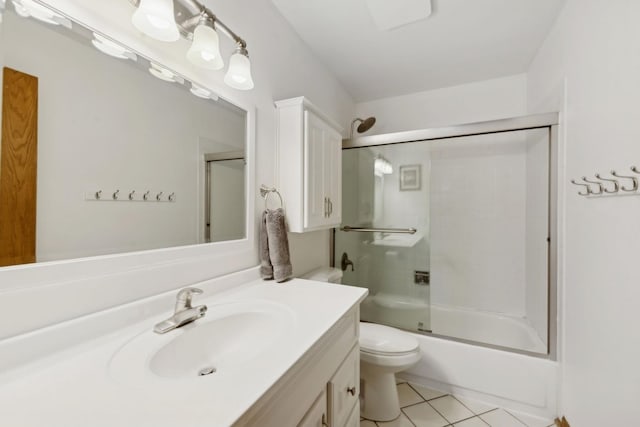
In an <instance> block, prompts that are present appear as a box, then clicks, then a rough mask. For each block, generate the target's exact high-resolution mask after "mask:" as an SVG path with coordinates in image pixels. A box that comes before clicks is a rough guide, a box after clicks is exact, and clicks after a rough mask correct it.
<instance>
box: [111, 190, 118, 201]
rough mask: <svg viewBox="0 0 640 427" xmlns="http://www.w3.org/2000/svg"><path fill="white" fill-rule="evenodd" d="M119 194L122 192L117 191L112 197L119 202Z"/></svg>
mask: <svg viewBox="0 0 640 427" xmlns="http://www.w3.org/2000/svg"><path fill="white" fill-rule="evenodd" d="M119 193H120V190H116V191H115V192H114V193H113V196H112V197H113V200H118V194H119Z"/></svg>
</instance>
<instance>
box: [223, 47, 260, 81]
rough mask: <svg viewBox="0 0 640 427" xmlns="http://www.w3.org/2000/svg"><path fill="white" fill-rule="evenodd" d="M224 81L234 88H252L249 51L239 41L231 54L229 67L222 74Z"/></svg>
mask: <svg viewBox="0 0 640 427" xmlns="http://www.w3.org/2000/svg"><path fill="white" fill-rule="evenodd" d="M224 82H225V83H226V84H227V85H229V86H231V87H232V88H234V89H240V90H249V89H253V79H252V78H251V62H250V61H249V52H247V49H246V48H245V47H244V46H243V45H242V44H240V43H238V46H237V47H236V51H235V53H234V54H233V55H231V59H230V60H229V69H228V70H227V74H226V75H225V76H224Z"/></svg>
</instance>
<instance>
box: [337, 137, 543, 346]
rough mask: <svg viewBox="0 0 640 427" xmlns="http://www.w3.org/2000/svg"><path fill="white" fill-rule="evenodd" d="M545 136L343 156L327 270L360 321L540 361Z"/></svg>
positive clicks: (364, 150)
mask: <svg viewBox="0 0 640 427" xmlns="http://www.w3.org/2000/svg"><path fill="white" fill-rule="evenodd" d="M550 147H551V145H550V133H549V130H548V129H547V128H539V129H538V128H534V129H527V130H516V131H500V132H493V133H486V134H474V135H470V136H461V137H451V138H443V139H438V140H430V141H414V142H406V143H395V144H389V145H377V146H368V147H357V148H349V149H346V150H343V209H342V212H343V222H342V227H341V228H340V229H337V230H336V232H335V241H334V242H335V243H334V244H335V246H334V249H335V264H336V266H341V265H342V266H343V267H344V268H343V270H346V271H345V272H344V278H343V283H344V284H348V285H352V286H361V287H366V288H368V289H369V295H368V297H367V298H366V300H365V301H364V302H363V303H362V305H361V317H362V319H363V320H365V321H370V322H375V323H381V324H385V325H390V326H394V327H397V328H401V329H406V330H410V331H415V332H431V333H433V334H437V335H439V336H445V337H452V338H455V339H458V340H464V341H469V342H478V343H484V344H487V345H492V346H500V347H507V348H513V349H518V350H523V351H527V352H533V353H542V354H544V353H546V352H547V350H548V329H549V323H548V322H549V320H548V319H549V315H548V307H549V286H550V282H549V277H550V276H549V265H550V264H549V263H550V252H549V248H550V242H551V236H550V212H551V211H552V210H551V209H550V206H551V205H550V200H551V199H550V194H549V189H550V185H551V184H550V183H551V178H550V168H549V166H550V152H551V151H550Z"/></svg>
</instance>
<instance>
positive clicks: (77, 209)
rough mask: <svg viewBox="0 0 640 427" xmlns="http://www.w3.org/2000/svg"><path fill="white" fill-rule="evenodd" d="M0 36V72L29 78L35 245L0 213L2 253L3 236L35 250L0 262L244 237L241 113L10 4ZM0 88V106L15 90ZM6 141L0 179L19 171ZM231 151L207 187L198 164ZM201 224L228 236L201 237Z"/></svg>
mask: <svg viewBox="0 0 640 427" xmlns="http://www.w3.org/2000/svg"><path fill="white" fill-rule="evenodd" d="M0 4H1V3H0ZM0 7H1V6H0ZM0 10H1V9H0ZM29 15H30V16H29ZM36 18H37V19H36ZM0 30H1V34H0V63H1V64H2V67H3V69H7V68H9V69H12V70H15V71H17V72H18V73H24V74H25V75H30V76H33V77H35V78H37V99H36V101H37V120H36V121H34V123H35V125H34V126H35V132H36V133H37V147H33V149H37V156H36V157H35V158H36V159H37V167H36V165H35V163H34V164H33V165H32V167H33V168H35V171H36V173H35V178H34V179H35V185H34V186H33V187H34V188H35V212H36V215H35V222H34V226H32V227H31V228H35V230H32V231H34V233H33V234H34V235H35V238H33V236H31V237H29V236H22V235H21V231H22V229H23V228H25V223H24V221H22V220H21V219H20V217H18V219H16V218H11V215H8V214H5V218H2V217H0V223H2V224H3V226H2V227H0V232H4V233H5V236H4V237H3V236H0V240H1V241H2V244H3V245H4V246H5V247H7V240H6V239H7V237H6V235H11V239H13V240H12V242H11V244H12V245H16V246H21V247H24V246H29V244H26V245H25V243H24V242H20V241H19V242H18V243H16V242H15V239H18V240H20V239H27V240H28V239H33V240H34V242H35V250H34V251H33V252H34V254H33V259H29V258H28V257H27V258H16V257H13V258H12V259H13V261H12V259H8V258H11V257H5V259H4V261H3V260H2V259H0V266H6V265H14V264H20V263H25V262H33V261H36V262H42V261H53V260H61V259H69V258H79V257H89V256H96V255H104V254H115V253H122V252H131V251H140V250H148V249H156V248H166V247H174V246H184V245H192V244H197V243H206V242H213V241H225V240H236V239H243V238H246V236H247V221H246V218H247V213H246V206H247V203H246V198H247V194H246V193H247V191H246V188H247V186H246V183H247V181H248V180H247V179H246V174H247V171H246V166H245V164H246V159H245V153H246V147H247V145H246V141H247V129H248V127H247V112H246V111H245V110H243V109H241V108H239V107H237V106H236V105H234V104H232V103H230V102H228V101H226V100H224V99H222V98H218V96H216V94H214V93H213V92H211V91H209V90H208V89H207V88H205V87H202V86H199V85H197V84H196V83H192V82H190V81H187V80H186V79H185V78H184V77H183V76H181V75H179V74H177V73H175V72H174V71H172V70H170V69H168V68H166V67H164V66H163V65H162V64H157V63H151V62H150V61H149V60H148V59H147V58H145V57H143V56H142V55H140V54H139V53H137V52H133V51H132V50H130V49H128V48H127V47H126V46H122V45H119V44H114V41H113V40H111V39H110V38H108V37H107V36H105V35H102V34H96V33H93V32H92V31H91V30H89V29H87V28H84V27H83V26H81V25H79V24H77V23H74V22H71V21H69V20H67V18H65V17H62V16H49V15H47V14H46V13H45V14H44V15H43V14H42V13H40V14H38V13H31V14H29V13H25V12H24V10H21V9H20V8H19V4H18V8H16V4H15V2H12V1H7V2H6V4H5V9H4V10H3V13H2V23H1V26H0ZM4 83H5V84H8V82H6V81H5V82H4ZM3 86H5V87H4V91H3V98H4V97H7V96H15V93H16V92H19V91H15V90H14V91H11V90H7V88H6V85H3ZM5 102H6V100H5ZM18 104H19V103H18ZM5 105H6V104H5ZM5 113H7V114H5ZM18 116H20V114H18ZM7 117H10V115H9V114H8V112H4V111H3V121H7V120H11V119H10V118H9V119H8V118H7ZM13 117H14V119H15V115H14V116H13ZM6 125H7V126H5V128H9V127H10V126H13V124H11V123H6ZM7 135H9V133H7ZM7 135H5V133H4V132H3V140H2V144H3V146H5V149H4V150H3V153H4V154H5V155H4V158H2V159H0V160H1V161H2V163H1V164H2V165H4V166H3V168H4V171H2V168H0V173H2V172H4V173H5V175H6V174H7V173H8V172H9V171H12V172H11V174H13V175H20V173H19V172H15V170H16V168H19V167H25V165H23V164H22V160H23V158H22V157H21V156H20V155H19V153H18V154H17V155H16V156H13V157H12V156H8V155H6V153H7V152H9V151H11V150H9V149H8V148H7V144H9V142H7V141H9V137H8V136H7ZM14 136H15V135H14ZM18 145H19V144H18ZM228 153H233V154H234V157H233V159H234V160H233V161H231V160H229V161H228V162H227V166H226V167H225V168H224V169H223V170H218V169H220V168H217V169H216V170H215V172H214V175H215V183H214V184H213V186H212V184H211V183H212V182H213V181H212V179H211V174H209V175H208V174H207V173H206V169H207V168H206V160H205V159H207V158H216V156H219V155H221V154H222V155H223V156H224V155H228ZM14 154H15V153H14ZM12 162H13V163H12ZM27 166H28V165H27ZM208 178H209V179H208ZM14 179H17V181H20V179H19V178H16V177H15V176H14ZM22 184H23V183H22V182H20V185H18V186H14V187H13V188H10V189H2V188H0V197H2V193H3V192H4V194H5V196H6V195H8V194H14V195H15V194H16V193H17V191H19V190H17V189H16V188H18V187H19V186H21V185H22ZM213 189H215V191H213V192H212V190H213ZM212 195H213V197H211V196H212ZM10 199H11V200H13V199H15V197H9V198H3V199H2V201H3V203H5V202H6V201H7V200H10ZM5 204H7V205H8V204H9V202H6V203H5ZM18 208H20V206H15V208H14V207H13V206H11V207H9V208H8V209H6V210H0V215H2V214H3V212H5V213H6V212H7V211H12V210H13V211H15V209H18ZM225 221H226V222H225ZM207 224H209V225H210V226H211V225H212V224H215V227H216V230H227V231H230V232H228V233H222V232H219V233H216V232H213V233H211V232H210V234H209V235H208V236H207V235H205V233H206V232H207V229H208V227H207ZM3 230H4V231H3ZM231 231H232V232H231ZM22 234H24V233H22ZM16 236H17V237H16ZM214 236H215V237H214ZM0 255H1V254H0ZM0 258H2V257H1V256H0ZM25 259H26V261H25ZM16 260H17V262H16ZM20 260H22V261H20Z"/></svg>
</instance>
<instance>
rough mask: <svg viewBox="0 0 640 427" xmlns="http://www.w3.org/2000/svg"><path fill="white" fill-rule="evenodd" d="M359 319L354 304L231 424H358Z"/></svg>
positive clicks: (276, 426)
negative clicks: (263, 394)
mask: <svg viewBox="0 0 640 427" xmlns="http://www.w3.org/2000/svg"><path fill="white" fill-rule="evenodd" d="M359 320H360V313H359V309H358V307H357V306H356V307H354V308H352V309H351V310H350V311H349V312H348V313H346V314H345V315H344V316H343V317H342V318H341V319H340V320H339V321H338V322H337V323H336V324H335V325H334V326H333V327H332V328H331V329H330V330H329V331H328V332H327V333H326V334H325V335H324V336H323V337H322V338H321V339H320V341H318V342H317V343H316V344H315V345H314V346H313V347H312V348H311V349H310V350H309V351H308V352H307V353H306V354H305V356H303V357H302V359H300V360H299V361H298V362H297V363H296V364H295V365H294V366H293V368H292V369H291V370H290V371H289V372H288V373H287V374H286V375H285V376H284V377H282V378H281V379H280V380H279V381H278V382H277V383H276V384H275V385H274V386H273V387H272V388H271V390H269V391H268V392H267V393H266V395H265V396H263V398H262V399H260V400H259V401H258V402H257V403H256V404H255V405H254V406H253V407H252V408H251V409H250V410H249V411H247V413H245V415H244V416H243V417H242V418H241V419H240V420H238V422H237V423H235V424H234V426H242V427H253V426H256V427H257V426H260V427H358V426H359V424H360V400H359V396H360V347H359V346H358V334H359V325H360V322H359Z"/></svg>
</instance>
